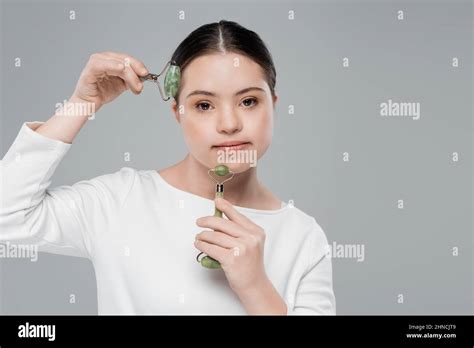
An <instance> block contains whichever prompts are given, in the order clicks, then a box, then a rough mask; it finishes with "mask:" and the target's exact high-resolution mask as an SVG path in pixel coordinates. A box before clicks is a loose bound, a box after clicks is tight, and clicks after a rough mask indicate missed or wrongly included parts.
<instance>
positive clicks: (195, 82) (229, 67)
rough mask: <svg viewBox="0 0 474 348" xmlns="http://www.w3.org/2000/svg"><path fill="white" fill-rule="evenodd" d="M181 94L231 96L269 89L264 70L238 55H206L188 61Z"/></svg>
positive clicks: (183, 75)
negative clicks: (196, 91) (191, 92)
mask: <svg viewBox="0 0 474 348" xmlns="http://www.w3.org/2000/svg"><path fill="white" fill-rule="evenodd" d="M181 83H182V87H183V89H182V90H183V91H184V90H186V91H191V90H207V91H210V92H215V93H216V94H217V93H228V94H233V93H235V92H237V91H240V90H242V89H244V88H248V87H259V88H262V89H264V90H267V89H268V86H266V82H265V79H264V74H263V70H262V68H261V67H260V65H258V64H257V63H256V62H254V61H253V60H251V59H250V58H248V57H245V56H243V55H240V54H237V53H226V54H208V55H204V56H200V57H197V58H195V59H194V60H193V61H191V62H190V63H189V64H188V65H187V66H186V67H185V69H184V71H183V74H182V81H181Z"/></svg>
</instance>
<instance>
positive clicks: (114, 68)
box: [88, 54, 125, 76]
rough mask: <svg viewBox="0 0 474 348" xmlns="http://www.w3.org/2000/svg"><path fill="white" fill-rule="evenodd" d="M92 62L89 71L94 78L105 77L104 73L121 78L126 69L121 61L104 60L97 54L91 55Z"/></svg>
mask: <svg viewBox="0 0 474 348" xmlns="http://www.w3.org/2000/svg"><path fill="white" fill-rule="evenodd" d="M90 61H91V64H88V69H89V71H90V72H91V73H92V74H93V75H94V76H103V75H104V73H106V74H107V75H111V76H120V75H121V74H122V72H123V70H124V68H125V65H124V64H123V63H122V62H121V61H120V60H116V59H103V58H101V57H100V56H99V55H96V54H93V55H91V57H90Z"/></svg>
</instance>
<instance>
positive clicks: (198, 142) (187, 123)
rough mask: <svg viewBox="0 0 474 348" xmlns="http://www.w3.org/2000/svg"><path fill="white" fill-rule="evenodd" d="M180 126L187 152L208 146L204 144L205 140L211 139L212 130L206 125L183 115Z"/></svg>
mask: <svg viewBox="0 0 474 348" xmlns="http://www.w3.org/2000/svg"><path fill="white" fill-rule="evenodd" d="M181 126H182V129H183V134H184V138H185V141H186V144H187V145H188V150H189V152H196V151H199V150H200V149H203V148H207V147H209V146H210V145H208V144H207V142H206V140H207V139H212V136H211V134H212V129H211V127H209V125H208V124H206V123H205V122H203V121H200V120H198V119H197V118H196V117H193V116H189V117H188V116H186V115H184V116H183V118H182V122H181Z"/></svg>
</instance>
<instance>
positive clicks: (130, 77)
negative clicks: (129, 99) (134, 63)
mask: <svg viewBox="0 0 474 348" xmlns="http://www.w3.org/2000/svg"><path fill="white" fill-rule="evenodd" d="M90 61H91V63H90V64H89V66H90V71H91V72H92V74H93V75H94V76H96V77H103V76H104V75H110V76H117V77H120V78H121V79H122V80H123V81H124V82H125V84H126V85H127V87H128V88H129V89H130V90H131V91H132V92H133V93H135V94H139V93H140V92H141V91H142V90H143V83H142V82H141V81H140V79H139V77H138V76H137V74H136V73H135V71H134V70H133V69H132V68H131V66H130V65H128V66H127V64H125V63H124V62H123V61H122V60H121V59H120V58H118V57H115V56H112V55H105V54H102V53H95V54H93V55H91V59H90Z"/></svg>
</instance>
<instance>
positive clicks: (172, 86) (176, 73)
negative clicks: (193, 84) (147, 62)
mask: <svg viewBox="0 0 474 348" xmlns="http://www.w3.org/2000/svg"><path fill="white" fill-rule="evenodd" d="M168 67H169V69H168V71H166V75H165V82H164V85H165V92H164V93H163V90H162V89H161V86H160V82H159V81H158V77H160V76H161V75H162V74H163V73H164V72H165V70H166V69H167V68H168ZM180 79H181V69H180V68H179V66H178V65H177V64H176V62H175V61H169V62H168V63H167V64H166V66H165V67H164V69H163V70H162V71H161V72H160V73H159V74H158V75H157V74H148V75H146V76H141V77H140V80H141V81H152V82H155V83H156V84H157V86H158V89H159V90H160V95H161V99H163V100H164V101H167V100H169V99H170V98H171V97H176V94H177V93H178V89H179V82H180Z"/></svg>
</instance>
